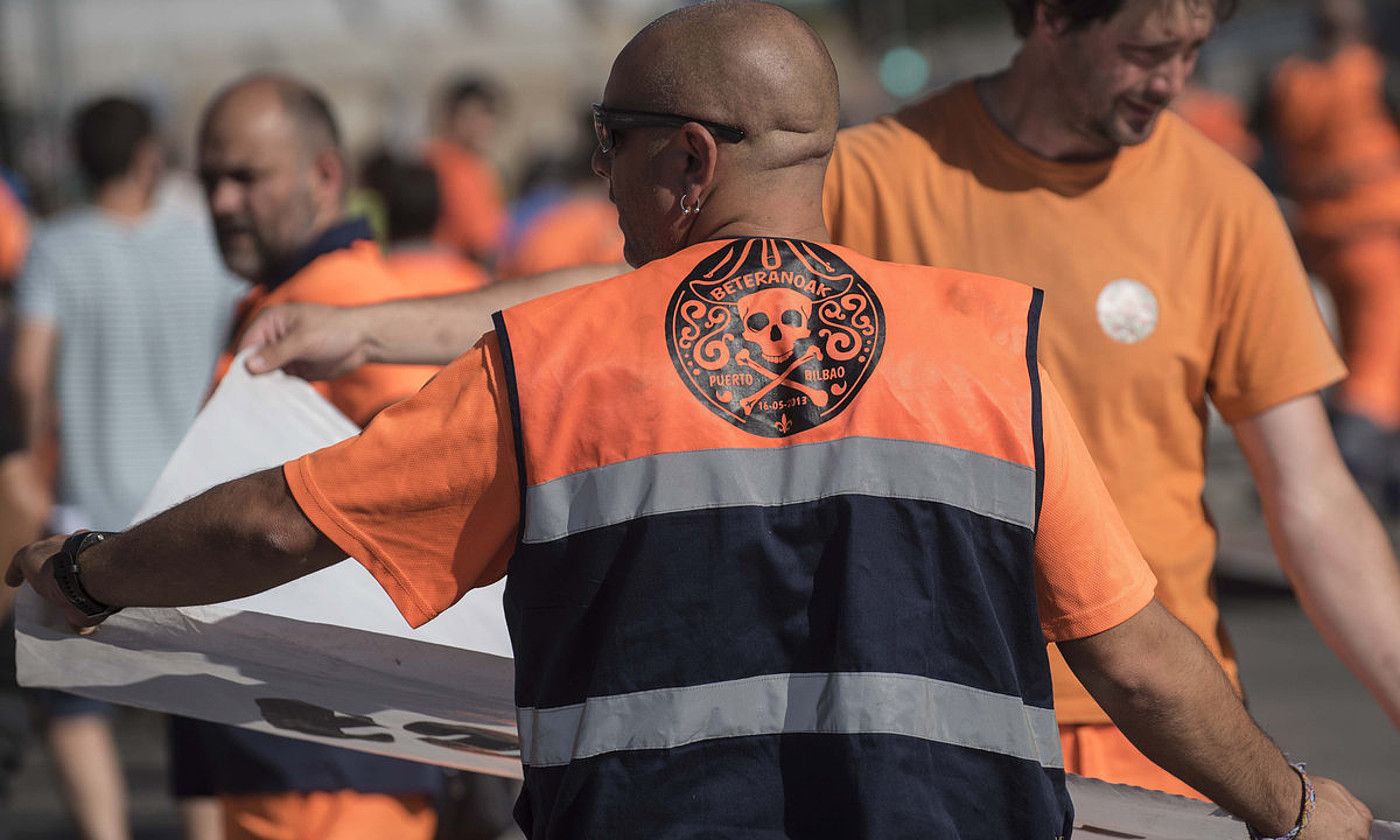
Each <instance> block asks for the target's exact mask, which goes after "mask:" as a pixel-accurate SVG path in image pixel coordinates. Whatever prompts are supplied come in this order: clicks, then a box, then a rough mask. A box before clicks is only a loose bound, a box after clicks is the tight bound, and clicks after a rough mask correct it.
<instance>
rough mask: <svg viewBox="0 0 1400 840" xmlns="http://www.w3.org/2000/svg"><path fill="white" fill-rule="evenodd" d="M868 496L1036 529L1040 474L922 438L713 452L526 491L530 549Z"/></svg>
mask: <svg viewBox="0 0 1400 840" xmlns="http://www.w3.org/2000/svg"><path fill="white" fill-rule="evenodd" d="M857 493H858V494H863V495H870V496H879V497H883V498H897V499H914V500H920V501H928V502H941V503H944V504H948V505H953V506H955V507H959V508H962V509H964V510H968V511H972V512H973V513H977V514H981V515H983V516H989V517H992V518H994V519H1000V520H1002V521H1004V522H1009V523H1011V524H1013V525H1020V526H1022V527H1024V528H1031V527H1033V526H1034V522H1035V470H1034V469H1032V468H1030V467H1027V466H1024V465H1022V464H1016V463H1012V462H1010V461H1004V460H1002V459H1000V458H994V457H992V456H990V455H983V454H980V453H977V452H971V451H968V450H966V449H957V448H954V447H951V446H942V445H940V444H935V443H922V442H919V441H908V440H890V439H887V438H870V437H851V438H843V439H841V440H836V441H830V442H823V443H803V444H797V445H794V446H787V447H783V448H779V449H706V450H699V451H695V452H678V453H672V454H666V455H651V456H648V457H645V458H636V459H633V460H630V461H622V462H619V463H616V464H609V465H607V466H605V467H597V468H595V469H591V470H584V471H582V472H577V473H574V474H572V475H566V476H563V477H561V478H556V479H554V480H553V481H547V482H545V483H543V484H537V485H535V486H533V487H530V488H528V489H526V491H525V533H524V537H523V540H524V542H527V543H542V542H550V541H552V540H557V539H562V538H563V537H567V536H569V535H570V534H577V533H580V532H582V531H588V530H591V529H593V528H601V527H604V526H607V525H616V524H619V523H622V522H628V521H631V520H633V519H638V518H640V517H643V516H655V515H657V514H663V513H679V512H681V511H688V510H706V509H710V508H724V507H738V506H744V505H761V506H776V505H787V504H797V503H801V502H813V501H817V500H819V499H825V498H828V497H831V496H840V495H844V494H857Z"/></svg>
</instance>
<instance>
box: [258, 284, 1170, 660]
mask: <svg viewBox="0 0 1400 840" xmlns="http://www.w3.org/2000/svg"><path fill="white" fill-rule="evenodd" d="M679 279H680V278H677V280H679ZM584 291H586V290H584ZM565 294H567V293H565ZM570 303H571V301H567V300H565V301H563V305H569V304H570ZM656 317H657V319H658V320H659V319H662V318H664V317H665V313H664V312H663V311H658V312H657V313H656ZM502 371H503V365H502V360H501V350H500V344H499V342H498V340H497V337H496V334H495V333H488V334H487V335H486V336H485V337H484V338H483V339H482V340H481V341H480V342H478V344H477V345H476V347H475V348H473V349H472V350H471V351H469V352H468V353H466V354H465V355H464V356H462V357H460V358H458V359H457V360H456V361H454V362H453V363H451V364H449V365H448V366H447V367H445V368H443V370H442V373H441V374H439V375H438V376H437V377H436V378H435V379H433V381H432V382H430V383H429V384H428V385H427V386H426V387H424V389H423V390H422V391H421V392H420V393H419V394H418V395H417V396H415V397H413V398H411V399H409V400H406V401H405V402H403V403H400V404H398V405H395V406H392V407H391V408H389V409H388V410H386V411H384V412H383V413H382V414H380V415H379V416H378V417H376V418H375V419H374V421H373V422H372V423H370V425H369V427H368V428H367V429H365V431H364V432H363V433H362V434H360V435H359V436H357V437H354V438H351V439H349V440H347V441H343V442H342V443H339V444H336V445H334V446H331V447H328V448H326V449H322V450H320V451H318V452H314V453H312V454H310V455H306V456H304V457H302V458H300V459H298V460H295V461H292V462H289V463H288V464H287V465H286V466H285V468H284V472H285V475H286V478H287V483H288V486H289V487H290V488H291V492H292V495H293V496H294V497H295V498H296V500H297V503H298V504H299V505H300V506H301V509H302V511H303V512H304V513H305V514H306V516H307V517H308V518H309V519H310V520H311V522H312V523H313V524H314V525H315V526H316V528H317V529H318V530H320V531H321V532H322V533H323V534H325V535H326V536H327V537H329V538H330V539H331V540H332V541H333V542H335V543H336V545H338V546H339V547H340V548H341V549H343V550H344V551H345V552H346V553H347V554H350V555H351V556H353V557H356V558H358V559H359V561H360V562H361V563H362V564H363V565H364V566H365V567H366V568H367V569H368V570H369V571H370V572H371V573H372V574H373V575H374V576H375V578H376V579H377V580H378V581H379V582H380V584H381V585H382V586H383V587H384V589H385V590H386V591H387V592H388V593H389V595H390V596H391V597H392V598H393V600H394V603H395V604H396V605H397V606H398V608H399V610H400V612H402V613H403V615H404V617H405V618H406V619H407V620H408V621H409V623H410V624H412V625H414V626H418V625H420V624H422V623H424V622H426V621H428V620H430V619H431V618H433V617H434V616H436V615H437V614H439V613H441V612H442V611H443V610H445V609H447V608H448V607H450V606H451V605H452V604H453V603H455V602H456V601H457V600H458V599H459V598H460V597H462V595H463V594H464V593H466V592H467V591H468V590H469V589H471V588H473V587H476V586H482V585H485V584H488V583H491V582H493V581H495V580H497V579H499V578H500V577H501V576H502V575H504V574H505V573H506V571H507V564H508V561H509V559H510V556H511V555H512V553H513V552H514V550H515V545H516V540H517V535H518V530H519V525H520V493H521V485H520V481H519V477H518V467H517V461H516V458H515V443H514V436H513V431H512V425H511V419H510V403H509V398H508V396H507V391H506V387H505V380H504V375H503V373H502ZM1042 404H1043V410H1042V415H1043V430H1044V431H1043V439H1044V445H1045V481H1044V495H1043V503H1042V507H1041V516H1040V521H1039V525H1038V527H1037V531H1036V560H1035V562H1036V573H1037V574H1036V579H1037V595H1038V601H1039V612H1040V620H1041V626H1042V629H1043V631H1044V633H1045V635H1046V637H1047V638H1048V639H1073V638H1080V637H1083V636H1088V635H1092V634H1094V633H1099V632H1102V631H1104V630H1107V629H1109V628H1111V627H1114V626H1116V625H1118V624H1120V623H1122V622H1123V621H1125V620H1127V619H1128V618H1130V617H1132V616H1133V615H1136V614H1137V613H1138V612H1139V611H1140V610H1141V609H1142V608H1143V607H1144V606H1146V605H1147V604H1148V602H1149V601H1151V599H1152V592H1153V587H1154V585H1155V583H1156V581H1155V578H1154V577H1153V576H1152V573H1151V571H1150V570H1149V569H1148V567H1147V564H1146V563H1145V562H1144V561H1143V559H1142V556H1141V555H1140V554H1139V553H1138V551H1137V549H1136V547H1135V546H1134V545H1133V542H1132V537H1131V536H1130V535H1129V534H1128V531H1127V528H1126V526H1124V524H1123V522H1122V520H1121V519H1120V518H1119V517H1118V514H1117V512H1116V511H1115V510H1114V507H1113V502H1112V500H1111V499H1110V498H1109V495H1108V491H1107V489H1106V488H1105V487H1104V485H1103V481H1102V479H1101V478H1100V477H1099V475H1098V471H1097V470H1096V469H1095V467H1094V464H1093V461H1092V460H1091V459H1090V457H1089V454H1088V451H1087V450H1086V449H1085V447H1084V443H1083V441H1082V440H1081V439H1080V437H1079V434H1078V432H1077V431H1076V430H1075V428H1074V424H1073V421H1072V420H1071V419H1070V417H1069V412H1068V410H1067V409H1066V407H1065V405H1064V403H1063V401H1062V400H1061V399H1060V396H1059V394H1058V392H1057V391H1056V390H1055V387H1054V385H1053V384H1052V383H1051V382H1050V380H1049V378H1048V376H1045V375H1042ZM929 480H930V482H935V481H937V480H938V477H937V476H930V477H929Z"/></svg>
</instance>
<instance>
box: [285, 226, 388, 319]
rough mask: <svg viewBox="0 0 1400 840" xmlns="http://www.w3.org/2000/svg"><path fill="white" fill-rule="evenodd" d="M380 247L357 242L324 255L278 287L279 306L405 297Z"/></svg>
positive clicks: (372, 300)
mask: <svg viewBox="0 0 1400 840" xmlns="http://www.w3.org/2000/svg"><path fill="white" fill-rule="evenodd" d="M406 296H407V295H406V294H405V292H404V290H403V288H402V284H401V283H399V282H398V280H397V279H396V278H395V277H394V275H393V273H392V272H391V271H390V270H389V266H388V265H387V264H386V263H385V261H384V255H383V254H382V253H381V252H380V250H379V246H378V245H375V244H374V243H373V242H364V241H362V242H356V243H355V244H354V245H351V246H350V247H349V248H338V249H336V250H334V251H331V252H329V253H326V254H322V255H321V256H319V257H317V258H316V259H314V260H312V261H311V262H309V263H307V265H306V266H305V267H304V268H302V270H301V271H298V272H297V273H296V274H293V275H292V276H291V277H290V278H289V279H288V280H287V281H286V282H284V283H283V284H282V285H281V286H279V287H277V289H276V291H274V292H273V295H272V297H275V298H276V302H277V303H291V302H296V303H324V304H329V305H332V306H356V305H360V304H365V303H378V302H381V301H386V300H393V299H395V298H401V297H406Z"/></svg>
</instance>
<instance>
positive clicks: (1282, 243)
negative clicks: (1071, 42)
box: [825, 83, 1345, 723]
mask: <svg viewBox="0 0 1400 840" xmlns="http://www.w3.org/2000/svg"><path fill="white" fill-rule="evenodd" d="M825 203H826V215H827V221H828V223H829V224H830V226H831V233H832V238H833V239H834V240H835V241H837V242H839V243H841V244H844V245H847V246H848V247H851V248H854V249H855V250H857V251H861V252H863V253H867V254H870V255H872V256H875V257H877V258H879V259H886V260H895V261H901V262H913V263H921V264H924V265H936V266H942V267H948V268H960V269H965V270H969V271H977V272H981V273H984V274H993V275H998V276H1003V277H1009V278H1011V279H1012V280H1018V281H1020V282H1023V283H1026V284H1029V285H1034V286H1039V287H1040V288H1043V289H1045V292H1046V294H1045V311H1044V317H1043V322H1042V325H1041V332H1040V350H1041V355H1040V358H1041V362H1042V364H1044V365H1045V367H1046V369H1047V370H1049V372H1050V374H1051V376H1053V377H1054V379H1055V381H1056V382H1058V383H1060V385H1061V387H1063V388H1064V392H1065V399H1066V402H1067V403H1068V405H1069V408H1070V412H1071V413H1072V414H1073V415H1074V419H1075V422H1076V424H1077V425H1078V427H1079V429H1080V431H1081V432H1083V434H1084V438H1085V440H1086V441H1087V443H1088V445H1089V451H1090V452H1091V453H1092V454H1093V456H1094V459H1095V460H1096V461H1097V462H1098V465H1099V469H1100V470H1101V471H1102V472H1103V476H1104V479H1105V481H1106V483H1107V485H1108V489H1109V492H1110V493H1112V495H1113V499H1114V501H1115V502H1117V504H1118V508H1119V510H1120V511H1122V514H1123V518H1124V520H1125V521H1126V522H1127V524H1128V527H1129V529H1130V530H1131V531H1132V534H1133V536H1134V538H1135V539H1136V541H1137V544H1138V547H1139V548H1141V549H1142V553H1143V555H1144V556H1145V557H1146V558H1147V561H1148V563H1149V564H1151V566H1152V569H1153V571H1154V572H1155V573H1156V575H1157V579H1158V586H1157V597H1158V598H1159V599H1161V601H1162V602H1163V604H1165V605H1166V606H1167V608H1168V609H1170V610H1171V611H1172V612H1173V613H1175V614H1176V615H1177V617H1178V618H1180V619H1181V620H1182V621H1184V622H1185V623H1186V624H1187V625H1188V626H1189V627H1190V628H1191V629H1192V630H1194V631H1195V632H1196V634H1197V635H1199V636H1200V637H1201V638H1202V639H1204V640H1205V642H1206V645H1207V646H1208V647H1209V648H1210V649H1211V651H1212V652H1213V653H1214V654H1215V655H1216V657H1217V658H1219V659H1220V660H1221V661H1222V663H1224V664H1225V665H1226V669H1227V671H1229V672H1231V673H1232V674H1233V670H1234V669H1233V658H1232V657H1231V656H1230V655H1229V653H1228V645H1227V643H1226V641H1225V639H1224V636H1223V633H1222V631H1221V629H1220V627H1219V623H1218V617H1219V616H1218V610H1217V608H1216V605H1215V601H1214V598H1213V596H1212V594H1211V589H1210V573H1211V567H1212V564H1213V561H1214V557H1215V547H1216V538H1215V529H1214V527H1213V526H1212V525H1211V523H1210V520H1209V519H1208V517H1207V515H1206V510H1205V505H1204V502H1203V500H1202V496H1201V494H1202V490H1203V488H1204V485H1205V434H1206V416H1207V412H1206V398H1207V396H1209V398H1210V399H1211V401H1212V402H1213V403H1214V404H1215V405H1216V407H1217V408H1219V410H1220V412H1221V414H1222V415H1223V416H1224V418H1225V419H1226V421H1228V422H1235V421H1238V420H1241V419H1244V418H1247V417H1250V416H1252V415H1255V414H1257V413H1259V412H1261V411H1264V410H1266V409H1268V408H1272V407H1274V406H1276V405H1278V404H1280V403H1283V402H1285V401H1287V400H1289V399H1292V398H1294V397H1297V396H1300V395H1304V394H1310V393H1313V392H1315V391H1317V390H1318V389H1320V388H1322V387H1324V386H1326V385H1329V384H1331V383H1333V382H1336V381H1337V380H1338V379H1340V378H1341V377H1342V376H1343V375H1344V374H1345V369H1344V368H1343V366H1342V364H1341V361H1340V360H1339V359H1338V357H1337V353H1336V351H1335V349H1334V348H1333V346H1332V342H1331V339H1330V338H1329V336H1328V334H1327V331H1326V329H1325V328H1324V327H1323V324H1322V321H1321V319H1320V318H1319V316H1318V313H1317V308H1316V305H1315V304H1314V302H1313V299H1312V296H1311V293H1310V290H1309V287H1308V284H1307V279H1306V276H1305V274H1304V272H1303V269H1302V266H1301V265H1300V264H1299V261H1298V256H1297V253H1296V252H1295V250H1294V248H1293V244H1292V241H1291V239H1290V237H1289V233H1288V230H1287V228H1286V226H1285V225H1284V222H1283V219H1282V218H1281V216H1280V214H1279V212H1278V210H1277V208H1276V206H1275V204H1274V202H1273V199H1272V197H1271V196H1270V195H1269V193H1268V191H1267V190H1266V189H1265V188H1264V186H1263V185H1262V184H1260V183H1259V181H1258V179H1256V178H1255V177H1254V176H1253V175H1252V174H1251V173H1250V172H1249V171H1248V170H1247V169H1245V167H1243V166H1242V165H1240V163H1239V162H1238V161H1236V160H1234V159H1233V158H1232V157H1230V156H1229V155H1228V154H1227V153H1226V152H1225V151H1224V150H1223V149H1221V148H1219V147H1218V146H1216V145H1215V144H1214V143H1211V142H1210V141H1208V140H1206V139H1205V138H1204V137H1202V136H1201V135H1200V134H1199V133H1198V132H1196V131H1195V130H1194V129H1192V128H1191V127H1190V126H1188V125H1186V124H1185V123H1184V122H1183V121H1182V120H1181V119H1180V118H1179V117H1178V116H1176V115H1175V114H1172V113H1169V112H1168V113H1164V114H1162V115H1161V117H1160V119H1159V122H1158V125H1157V128H1156V130H1155V131H1154V132H1153V134H1152V136H1151V137H1150V138H1149V139H1148V140H1147V142H1145V143H1143V144H1141V145H1139V146H1135V147H1130V148H1125V149H1123V150H1122V151H1120V152H1119V153H1118V154H1117V155H1116V156H1115V157H1113V158H1111V159H1108V160H1104V161H1101V162H1096V163H1073V164H1071V163H1059V162H1054V161H1049V160H1045V159H1043V158H1040V157H1038V156H1036V155H1034V154H1032V153H1031V152H1029V151H1028V150H1026V149H1025V148H1023V147H1021V146H1020V145H1018V144H1017V143H1015V142H1014V141H1013V140H1012V139H1011V138H1010V137H1009V136H1008V135H1007V134H1006V133H1004V132H1003V131H1002V130H1001V129H1000V128H999V127H998V126H997V125H996V123H995V122H993V121H992V118H991V117H990V115H989V114H988V113H987V112H986V110H985V109H984V108H983V106H982V104H981V102H980V101H979V100H978V98H977V94H976V92H975V90H974V89H973V87H972V84H971V83H963V84H960V85H957V86H955V87H953V88H950V89H949V90H947V91H944V92H941V93H938V94H935V95H933V96H932V97H930V98H929V99H927V100H924V101H923V102H920V103H918V104H915V105H913V106H911V107H909V108H907V109H905V110H903V111H901V112H900V113H898V114H896V115H894V116H892V117H886V118H883V119H881V120H879V121H877V122H875V123H872V124H869V125H865V126H861V127H858V128H853V129H848V130H846V131H843V132H842V133H841V134H840V135H839V137H838V140H837V144H836V154H835V156H834V157H833V159H832V163H831V168H830V169H829V170H828V173H827V181H826V195H825ZM1052 665H1053V666H1054V668H1055V677H1056V681H1057V683H1056V684H1057V691H1056V698H1055V700H1056V710H1057V713H1058V715H1059V717H1060V720H1061V722H1065V723H1101V722H1107V721H1108V717H1107V715H1105V714H1104V713H1103V711H1102V710H1100V709H1099V708H1098V706H1097V705H1096V704H1095V703H1094V702H1093V700H1092V698H1090V697H1089V696H1088V693H1087V692H1086V691H1085V690H1084V689H1083V688H1082V687H1081V686H1080V685H1079V684H1078V682H1077V681H1075V680H1074V678H1073V675H1072V674H1070V673H1069V671H1068V669H1067V668H1066V666H1065V665H1064V663H1063V661H1062V660H1061V659H1059V657H1058V654H1057V653H1056V654H1055V655H1052Z"/></svg>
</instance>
